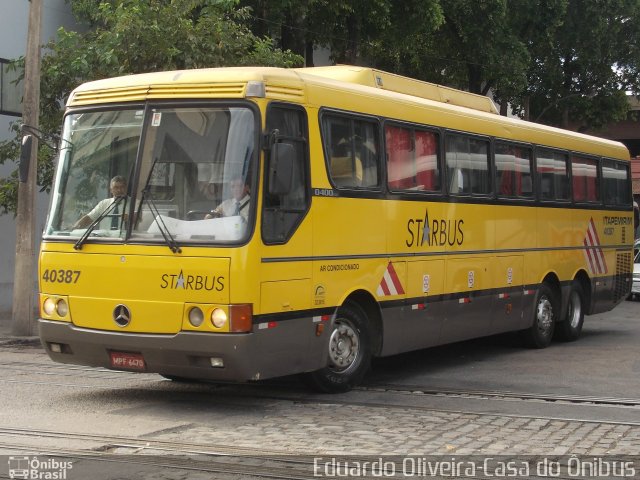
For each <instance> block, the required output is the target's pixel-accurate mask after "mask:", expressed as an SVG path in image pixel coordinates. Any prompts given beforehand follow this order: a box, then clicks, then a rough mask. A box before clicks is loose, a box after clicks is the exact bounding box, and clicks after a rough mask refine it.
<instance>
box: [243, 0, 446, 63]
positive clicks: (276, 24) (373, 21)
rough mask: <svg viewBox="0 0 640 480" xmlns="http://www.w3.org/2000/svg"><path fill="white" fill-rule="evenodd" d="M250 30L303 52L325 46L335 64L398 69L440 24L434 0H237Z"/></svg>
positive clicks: (310, 57) (308, 54) (308, 55)
mask: <svg viewBox="0 0 640 480" xmlns="http://www.w3.org/2000/svg"><path fill="white" fill-rule="evenodd" d="M241 4H242V5H245V6H247V7H250V8H251V11H252V18H253V27H252V28H253V31H254V32H260V33H261V34H263V35H269V36H270V37H271V38H273V39H274V40H275V41H276V42H277V43H278V44H279V45H280V47H281V48H283V49H291V50H292V51H294V52H298V53H302V52H304V53H305V56H306V62H307V66H312V65H313V50H314V48H315V47H326V48H328V49H329V50H330V52H331V58H332V59H333V61H334V62H335V63H347V64H355V65H361V64H366V65H373V66H381V67H382V66H387V65H389V66H391V65H392V66H393V67H394V68H389V67H387V68H388V69H389V70H393V71H395V69H396V68H400V66H401V64H402V62H403V61H404V60H405V59H408V58H410V57H411V52H412V50H413V48H415V47H416V46H418V45H420V44H421V43H424V41H425V39H426V38H428V37H429V35H431V34H432V33H433V31H434V30H435V29H436V28H437V27H438V25H440V24H441V23H442V12H441V9H440V5H439V0H405V1H403V2H398V1H394V0H351V1H349V2H345V1H342V0H303V1H296V0H241Z"/></svg>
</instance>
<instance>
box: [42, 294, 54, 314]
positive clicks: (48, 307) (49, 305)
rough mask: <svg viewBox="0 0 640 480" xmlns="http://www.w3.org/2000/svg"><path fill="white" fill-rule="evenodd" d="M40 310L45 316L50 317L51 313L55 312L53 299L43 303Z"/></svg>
mask: <svg viewBox="0 0 640 480" xmlns="http://www.w3.org/2000/svg"><path fill="white" fill-rule="evenodd" d="M42 309H43V310H44V313H46V314H47V315H49V316H51V315H53V312H55V311H56V302H55V300H54V299H53V298H47V299H46V300H45V301H44V304H43V305H42Z"/></svg>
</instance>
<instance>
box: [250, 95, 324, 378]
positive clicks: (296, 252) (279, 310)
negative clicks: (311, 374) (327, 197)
mask: <svg viewBox="0 0 640 480" xmlns="http://www.w3.org/2000/svg"><path fill="white" fill-rule="evenodd" d="M266 132H267V134H268V137H269V144H270V145H269V149H268V151H267V152H266V153H265V162H264V171H263V178H264V182H263V189H264V194H263V199H262V215H261V226H260V235H261V237H262V242H263V247H262V253H261V272H260V279H261V280H260V281H261V285H260V303H259V305H260V307H259V312H258V314H259V315H263V316H264V318H265V319H266V320H267V321H265V322H262V323H261V324H260V325H259V327H260V332H261V334H262V335H278V336H279V338H278V340H279V341H281V342H284V343H283V345H285V344H287V342H293V343H296V348H282V349H280V350H279V351H265V352H261V354H262V355H264V356H265V358H269V359H271V363H274V362H279V363H280V364H282V365H285V366H287V369H288V370H289V372H290V371H292V370H297V371H302V370H306V369H308V368H309V367H310V366H311V367H313V368H317V362H318V359H312V358H310V357H311V356H310V355H309V348H308V347H309V344H310V342H311V341H312V340H313V339H314V338H315V326H314V325H313V322H312V320H311V319H310V318H302V317H303V315H304V313H302V312H308V311H309V310H310V308H311V298H312V292H311V290H312V287H311V262H310V261H308V259H309V257H310V256H311V246H312V242H311V231H312V230H311V222H310V218H309V216H308V215H307V213H308V209H309V206H310V191H309V155H308V145H307V139H308V134H307V118H306V113H305V111H304V109H302V108H300V107H296V106H293V105H286V104H279V103H274V104H272V105H270V106H269V107H268V109H267V127H266ZM296 312H300V313H296Z"/></svg>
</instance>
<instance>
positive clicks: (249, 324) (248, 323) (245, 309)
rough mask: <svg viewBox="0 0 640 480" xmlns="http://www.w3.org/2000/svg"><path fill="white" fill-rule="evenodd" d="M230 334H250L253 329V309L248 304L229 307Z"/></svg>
mask: <svg viewBox="0 0 640 480" xmlns="http://www.w3.org/2000/svg"><path fill="white" fill-rule="evenodd" d="M229 319H230V328H229V331H230V332H235V333H242V332H250V331H251V330H252V329H253V308H252V306H251V304H250V303H247V304H242V305H230V306H229Z"/></svg>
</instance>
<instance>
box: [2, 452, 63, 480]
mask: <svg viewBox="0 0 640 480" xmlns="http://www.w3.org/2000/svg"><path fill="white" fill-rule="evenodd" d="M72 468H73V465H72V464H71V462H70V461H63V460H58V459H56V458H46V459H40V458H38V457H9V478H20V479H29V480H65V479H67V478H68V477H67V472H68V471H69V470H71V469H72Z"/></svg>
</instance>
